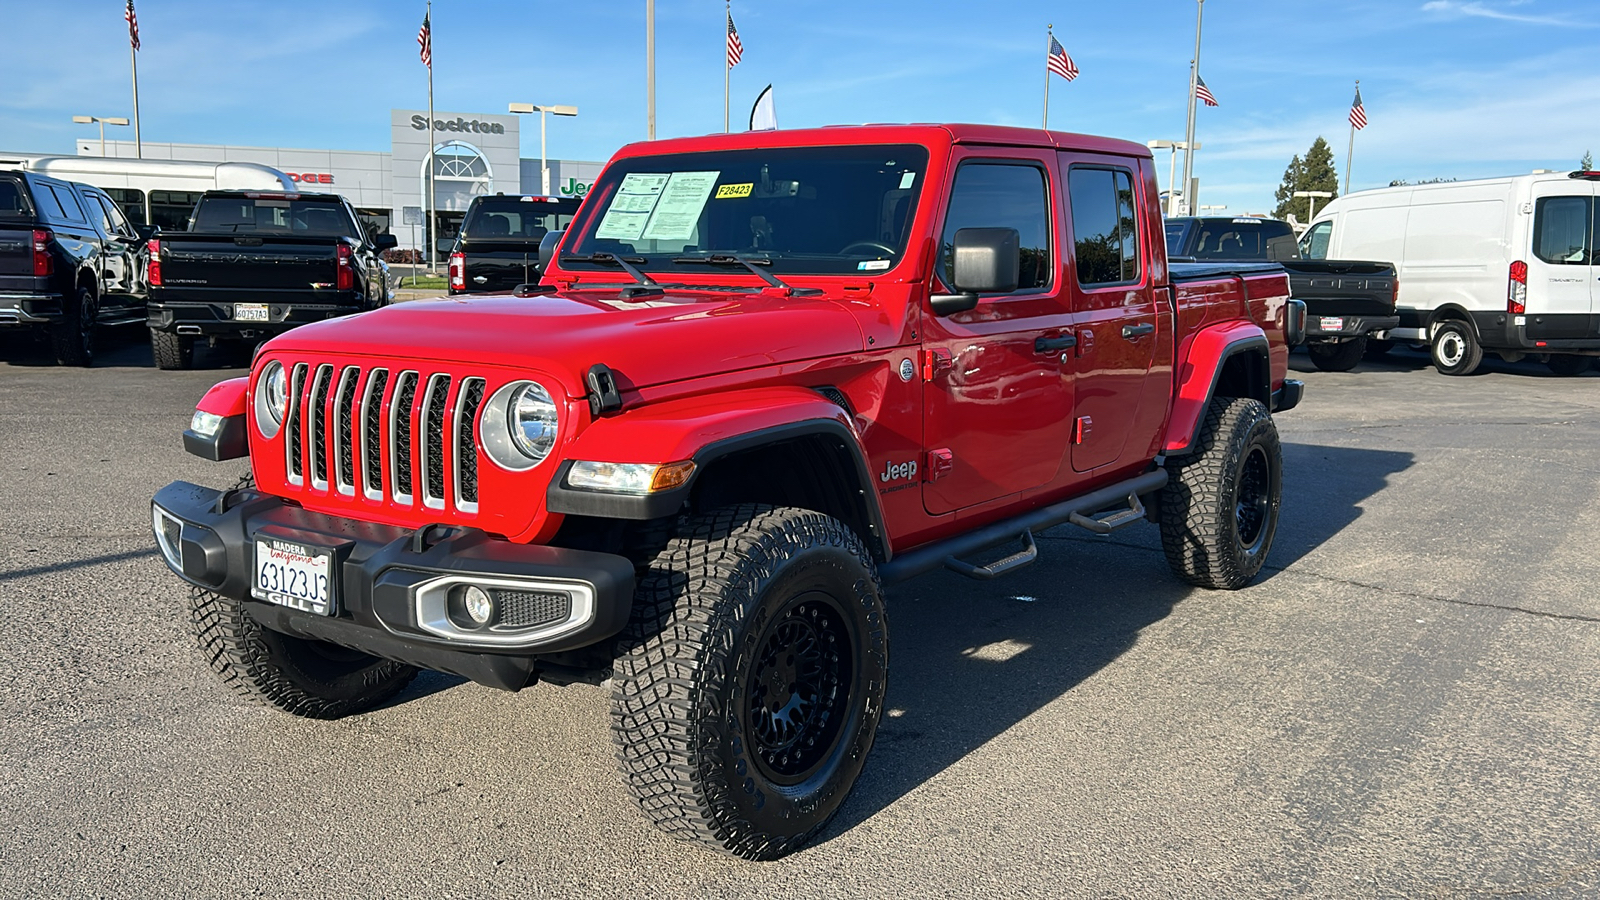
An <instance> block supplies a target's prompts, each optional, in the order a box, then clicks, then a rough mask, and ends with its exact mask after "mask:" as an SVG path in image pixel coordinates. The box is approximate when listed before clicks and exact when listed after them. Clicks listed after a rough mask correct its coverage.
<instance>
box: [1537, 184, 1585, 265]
mask: <svg viewBox="0 0 1600 900" xmlns="http://www.w3.org/2000/svg"><path fill="white" fill-rule="evenodd" d="M1590 206H1591V202H1590V198H1588V197H1541V198H1539V200H1538V202H1537V203H1536V204H1535V205H1534V209H1533V255H1534V256H1537V257H1539V258H1540V259H1542V260H1544V261H1545V262H1547V263H1553V264H1555V265H1558V266H1586V265H1589V238H1590V229H1591V227H1592V226H1593V221H1592V218H1593V217H1592V216H1591V215H1590Z"/></svg>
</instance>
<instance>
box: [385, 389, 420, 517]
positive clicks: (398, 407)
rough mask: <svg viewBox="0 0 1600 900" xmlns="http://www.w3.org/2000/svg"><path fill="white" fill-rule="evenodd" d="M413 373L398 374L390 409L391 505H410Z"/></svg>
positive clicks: (415, 396) (413, 398)
mask: <svg viewBox="0 0 1600 900" xmlns="http://www.w3.org/2000/svg"><path fill="white" fill-rule="evenodd" d="M417 380H418V376H417V373H416V372H401V373H400V378H399V380H398V381H397V382H396V383H395V390H394V402H392V403H391V404H390V405H389V475H390V483H391V484H392V485H393V488H392V490H393V492H394V502H396V503H404V504H406V505H407V506H409V505H410V504H411V497H412V491H413V490H414V488H413V487H412V484H411V406H412V404H413V403H415V402H416V399H417Z"/></svg>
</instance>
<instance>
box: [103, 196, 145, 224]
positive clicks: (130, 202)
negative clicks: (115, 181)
mask: <svg viewBox="0 0 1600 900" xmlns="http://www.w3.org/2000/svg"><path fill="white" fill-rule="evenodd" d="M106 193H107V194H110V195H111V199H113V200H115V201H117V206H118V207H119V208H121V209H122V211H123V212H125V213H127V214H128V218H130V219H132V220H134V221H135V222H143V221H144V191H140V190H135V189H133V188H106Z"/></svg>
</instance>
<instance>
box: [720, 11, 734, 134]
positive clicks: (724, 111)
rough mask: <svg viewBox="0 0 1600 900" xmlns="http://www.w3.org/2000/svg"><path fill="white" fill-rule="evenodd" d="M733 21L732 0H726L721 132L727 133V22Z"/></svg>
mask: <svg viewBox="0 0 1600 900" xmlns="http://www.w3.org/2000/svg"><path fill="white" fill-rule="evenodd" d="M732 21H733V0H726V2H725V5H724V8H723V19H722V30H723V35H722V133H723V134H727V133H728V76H729V75H731V74H732V72H733V67H732V66H730V65H728V35H727V30H728V23H729V22H732Z"/></svg>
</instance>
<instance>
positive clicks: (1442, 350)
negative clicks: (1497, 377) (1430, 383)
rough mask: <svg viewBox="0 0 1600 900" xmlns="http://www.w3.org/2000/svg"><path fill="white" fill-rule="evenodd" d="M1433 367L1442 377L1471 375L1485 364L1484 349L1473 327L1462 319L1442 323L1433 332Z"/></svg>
mask: <svg viewBox="0 0 1600 900" xmlns="http://www.w3.org/2000/svg"><path fill="white" fill-rule="evenodd" d="M1431 355H1432V357H1433V367H1434V368H1436V369H1438V370H1439V373H1440V374H1442V375H1471V374H1472V373H1473V372H1476V371H1477V370H1478V364H1479V363H1481V362H1483V348H1482V347H1480V346H1478V336H1477V335H1476V334H1473V332H1472V326H1471V325H1470V324H1468V323H1466V322H1463V321H1461V320H1460V319H1447V320H1445V321H1443V322H1440V323H1439V324H1438V325H1437V326H1436V327H1435V328H1434V332H1433V343H1432V346H1431Z"/></svg>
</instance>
